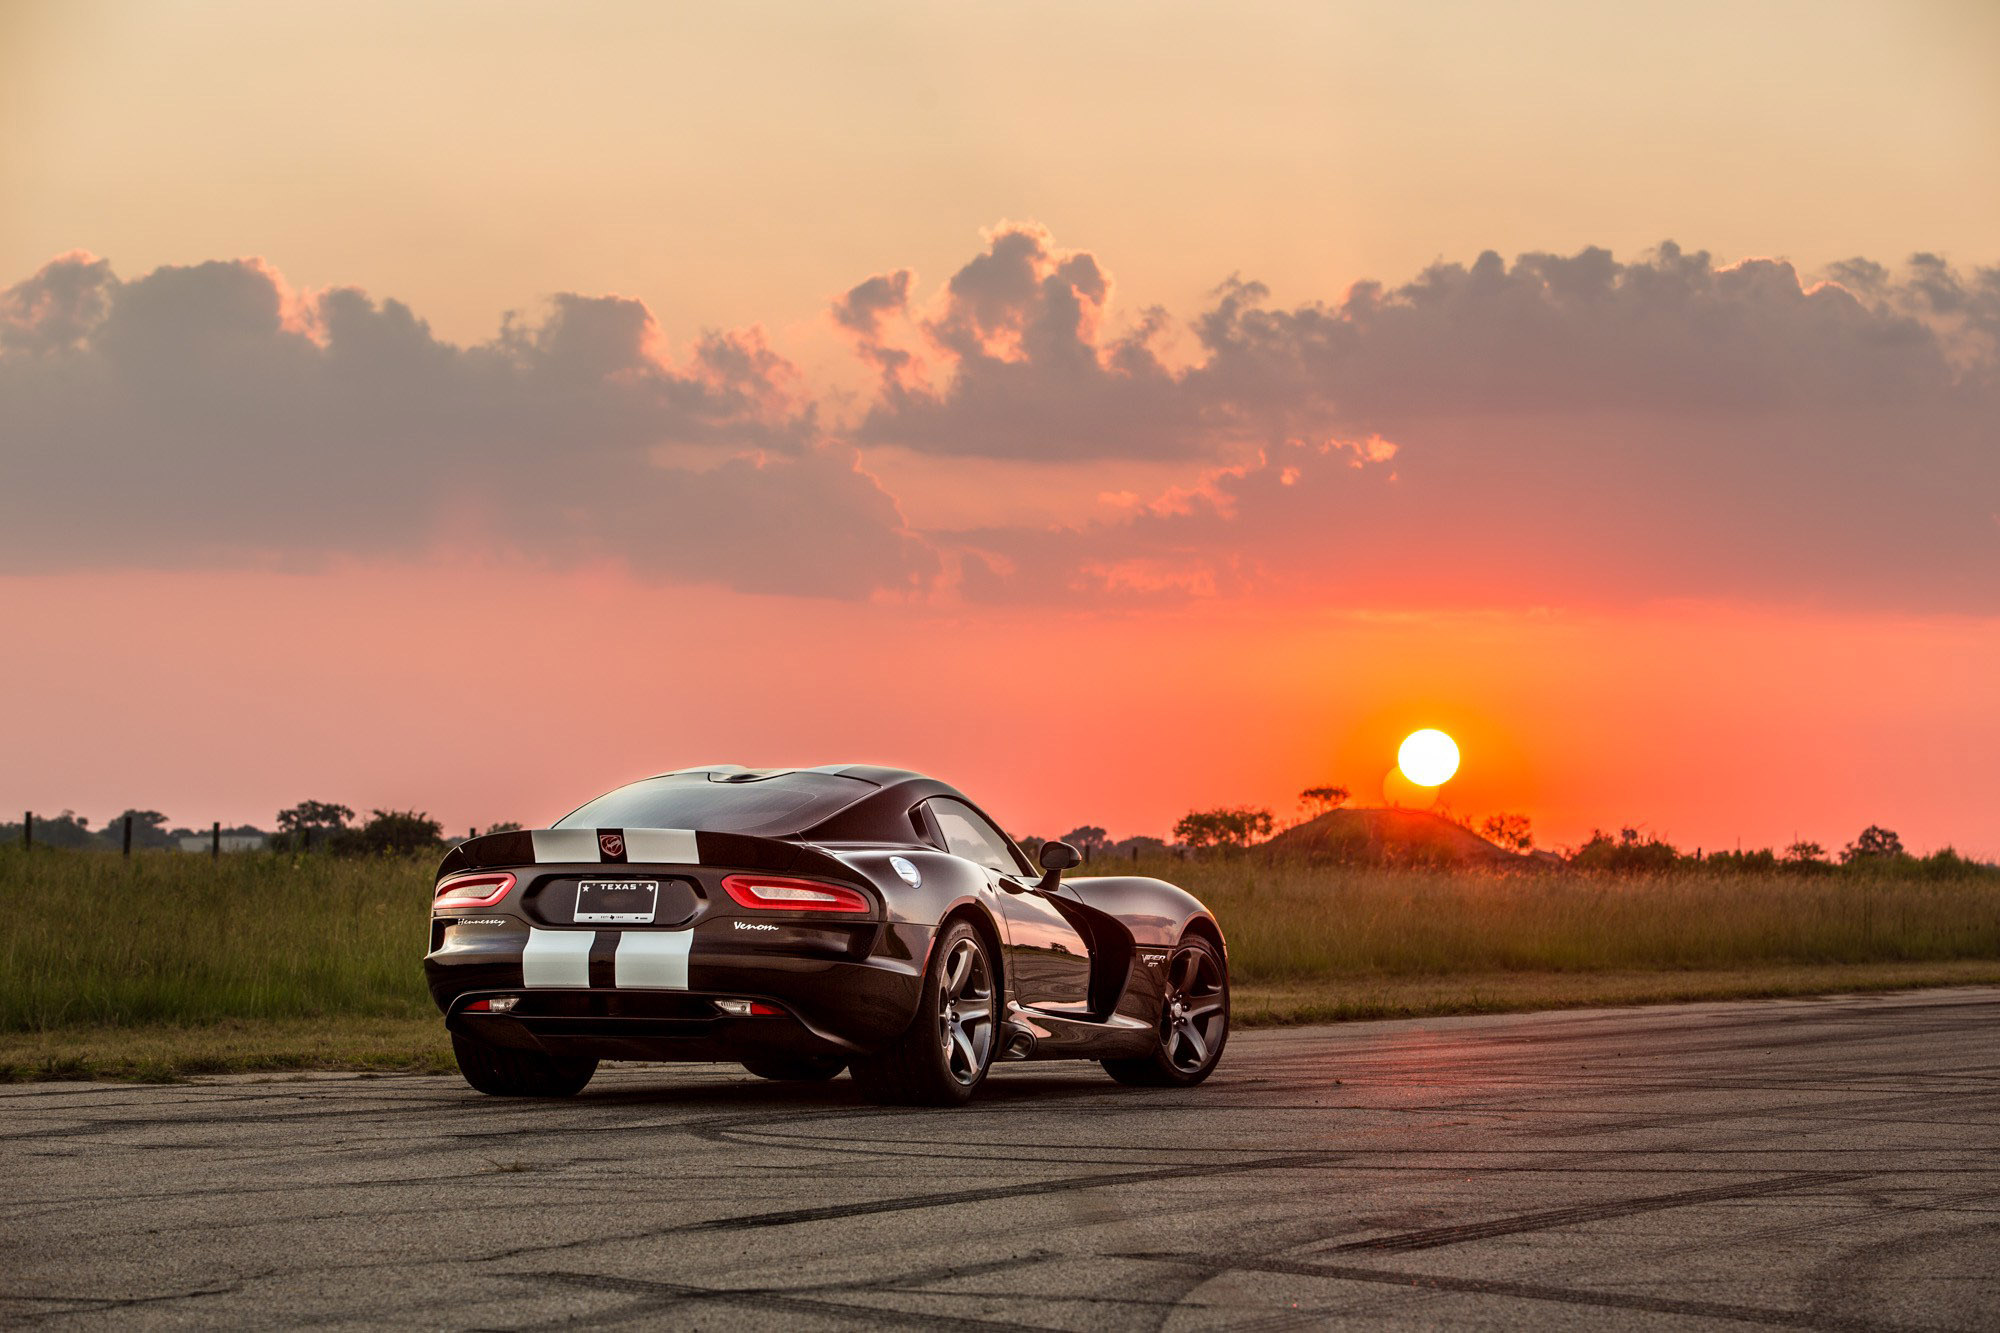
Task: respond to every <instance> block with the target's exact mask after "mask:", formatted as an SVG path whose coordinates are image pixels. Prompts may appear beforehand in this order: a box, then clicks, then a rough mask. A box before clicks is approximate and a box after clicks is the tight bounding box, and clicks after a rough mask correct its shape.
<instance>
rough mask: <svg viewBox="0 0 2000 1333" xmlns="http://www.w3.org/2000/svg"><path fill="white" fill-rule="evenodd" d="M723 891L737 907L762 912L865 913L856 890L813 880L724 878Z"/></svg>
mask: <svg viewBox="0 0 2000 1333" xmlns="http://www.w3.org/2000/svg"><path fill="white" fill-rule="evenodd" d="M722 889H723V892H725V893H727V894H728V895H729V896H730V897H732V898H734V899H735V900H736V902H737V904H738V905H739V906H742V907H754V908H757V909H758V910H760V911H765V912H866V911H867V910H868V909H869V902H868V898H867V896H866V895H865V894H863V893H862V892H860V890H858V889H849V888H843V887H841V886H840V885H838V884H822V883H820V882H819V881H818V880H814V879H785V878H783V877H781V876H777V875H724V876H723V877H722Z"/></svg>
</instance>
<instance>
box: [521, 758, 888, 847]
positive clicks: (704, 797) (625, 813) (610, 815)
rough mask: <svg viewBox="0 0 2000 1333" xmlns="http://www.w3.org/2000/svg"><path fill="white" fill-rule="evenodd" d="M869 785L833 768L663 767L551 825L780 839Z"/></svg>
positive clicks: (861, 793)
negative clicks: (753, 771)
mask: <svg viewBox="0 0 2000 1333" xmlns="http://www.w3.org/2000/svg"><path fill="white" fill-rule="evenodd" d="M874 789H875V784H874V783H872V782H867V781H864V780H863V779H861V778H846V777H841V776H840V775H839V774H836V773H777V774H773V775H772V776H770V777H751V776H748V775H745V774H741V773H713V774H710V773H669V774H667V775H665V776H664V777H657V778H647V779H645V780H644V781H643V782H634V783H632V784H631V785H630V786H627V787H620V788H619V789H618V790H617V791H614V792H607V793H606V794H604V795H603V796H600V797H598V798H597V799H596V800H594V801H591V802H590V803H589V804H587V805H584V806H583V807H581V808H580V809H578V810H576V811H574V812H573V813H571V814H568V815H565V816H563V817H562V818H561V819H559V820H557V821H556V823H555V827H557V828H691V829H704V830H706V831H708V832H710V833H747V834H752V835H756V836H761V837H780V836H783V835H785V834H788V833H798V832H801V831H802V830H804V829H808V828H811V827H812V826H813V825H814V824H817V823H819V822H820V821H821V820H822V819H825V818H826V817H827V816H828V815H831V814H833V813H835V812H836V811H839V810H843V809H845V808H846V807H848V806H850V805H852V804H854V803H855V802H856V801H858V800H860V799H861V798H862V797H864V796H866V795H867V794H868V793H869V792H871V791H873V790H874Z"/></svg>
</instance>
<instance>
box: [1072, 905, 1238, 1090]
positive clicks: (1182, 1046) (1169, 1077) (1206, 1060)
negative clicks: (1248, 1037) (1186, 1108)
mask: <svg viewBox="0 0 2000 1333" xmlns="http://www.w3.org/2000/svg"><path fill="white" fill-rule="evenodd" d="M1228 1040H1229V964H1228V963H1227V962H1226V961H1225V960H1224V959H1223V957H1222V950H1221V949H1219V948H1217V947H1216V946H1215V944H1214V942H1213V941H1211V940H1209V939H1208V938H1206V937H1205V936H1201V935H1190V936H1188V937H1187V938H1186V939H1184V940H1182V941H1181V946H1180V948H1178V949H1176V950H1174V956H1173V957H1172V958H1171V959H1169V960H1168V962H1167V993H1166V997H1165V998H1164V999H1163V1000H1162V1001H1161V1002H1160V1037H1159V1041H1158V1042H1157V1043H1155V1045H1154V1047H1153V1053H1152V1054H1151V1055H1147V1056H1141V1057H1138V1058H1135V1059H1131V1060H1106V1061H1104V1062H1103V1064H1104V1072H1105V1073H1107V1074H1109V1075H1111V1077H1113V1078H1115V1079H1117V1080H1118V1081H1119V1082H1120V1083H1130V1084H1134V1085H1137V1086H1140V1087H1150V1088H1191V1087H1193V1086H1194V1085H1195V1084H1197V1083H1199V1082H1201V1081H1202V1080H1203V1079H1205V1078H1207V1077H1208V1076H1209V1075H1210V1074H1211V1073H1213V1072H1214V1070H1215V1062H1216V1061H1218V1060H1220V1059H1221V1058H1222V1047H1223V1045H1224V1043H1226V1042H1227V1041H1228Z"/></svg>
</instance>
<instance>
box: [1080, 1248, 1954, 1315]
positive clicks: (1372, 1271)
mask: <svg viewBox="0 0 2000 1333" xmlns="http://www.w3.org/2000/svg"><path fill="white" fill-rule="evenodd" d="M1109 1257H1112V1258H1119V1259H1139V1260H1146V1259H1151V1260H1155V1261H1158V1262H1164V1263H1184V1264H1189V1265H1193V1266H1196V1267H1200V1268H1206V1269H1208V1270H1209V1271H1210V1272H1212V1273H1216V1274H1221V1273H1228V1272H1252V1273H1279V1274H1283V1275H1285V1276H1287V1277H1316V1278H1330V1279H1332V1280H1334V1281H1340V1282H1372V1283H1379V1284H1383V1285H1387V1286H1395V1287H1405V1288H1409V1289H1411V1290H1413V1291H1417V1292H1449V1293H1453V1294H1463V1295H1472V1296H1512V1297H1515V1298H1517V1299H1520V1300H1529V1301H1553V1302H1557V1303H1560V1304H1564V1305H1579V1306H1586V1307H1595V1308H1597V1309H1605V1310H1641V1311H1645V1312H1648V1313H1652V1314H1677V1315H1688V1316H1692V1317H1694V1318H1699V1319H1729V1320H1735V1321H1736V1322H1738V1323H1745V1324H1764V1325H1768V1326H1771V1327H1775V1328H1812V1329H1827V1330H1831V1333H1918V1329H1917V1326H1915V1325H1910V1324H1893V1323H1885V1322H1882V1321H1879V1320H1872V1319H1853V1318H1845V1317H1842V1316H1840V1315H1828V1314H1825V1313H1821V1312H1816V1311H1812V1310H1775V1309H1770V1308H1768V1307H1765V1306H1756V1305H1733V1304H1729V1303H1727V1302H1723V1301H1697V1300H1682V1299H1678V1298H1675V1297H1670V1296H1642V1295H1637V1294H1631V1293H1626V1292H1615V1291H1590V1290H1586V1289H1582V1288H1577V1287H1559V1286H1552V1285H1549V1284H1546V1283H1540V1282H1514V1281H1509V1280H1506V1279H1503V1278H1478V1277H1447V1276H1442V1275H1439V1274H1434V1273H1409V1272H1397V1271H1395V1270H1393V1269H1382V1268H1360V1267H1355V1266H1353V1265H1349V1264H1319V1263H1299V1262H1295V1261H1291V1260H1285V1259H1261V1258H1255V1257H1242V1258H1234V1259H1231V1258H1222V1257H1215V1258H1211V1257H1209V1256H1205V1255H1198V1254H1121V1255H1113V1256H1109ZM1323 1322H1324V1316H1323V1315H1322V1314H1319V1313H1316V1312H1313V1311H1307V1310H1299V1311H1296V1312H1294V1311H1289V1310H1288V1311H1284V1312H1282V1313H1281V1314H1280V1315H1279V1316H1278V1317H1276V1318H1275V1319H1271V1320H1266V1321H1262V1322H1260V1323H1259V1324H1257V1325H1254V1327H1257V1328H1260V1329H1277V1328H1291V1327H1312V1326H1317V1325H1320V1324H1322V1323H1323Z"/></svg>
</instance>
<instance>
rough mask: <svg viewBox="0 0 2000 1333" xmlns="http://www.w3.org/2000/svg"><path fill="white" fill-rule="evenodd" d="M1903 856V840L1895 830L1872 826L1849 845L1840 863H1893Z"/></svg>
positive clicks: (1863, 830) (1877, 825)
mask: <svg viewBox="0 0 2000 1333" xmlns="http://www.w3.org/2000/svg"><path fill="white" fill-rule="evenodd" d="M1902 855H1903V840H1902V839H1901V838H1899V837H1897V836H1896V833H1895V830H1893V829H1885V828H1883V827H1882V826H1881V825H1880V824H1870V825H1869V826H1868V827H1867V828H1865V829H1862V830H1861V833H1860V835H1859V836H1858V837H1856V838H1855V839H1854V841H1853V842H1850V843H1848V844H1847V847H1846V849H1845V850H1844V851H1842V852H1841V854H1840V863H1841V864H1842V865H1850V866H1851V865H1853V864H1854V863H1855V862H1856V861H1891V860H1895V859H1896V858H1897V857H1900V856H1902Z"/></svg>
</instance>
